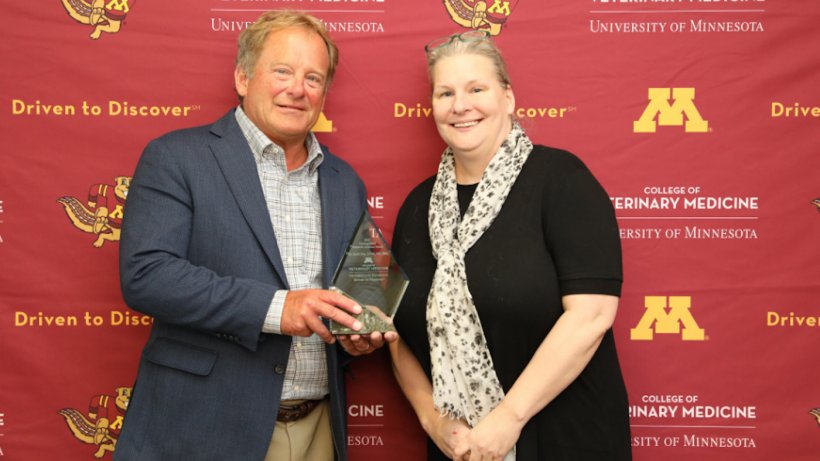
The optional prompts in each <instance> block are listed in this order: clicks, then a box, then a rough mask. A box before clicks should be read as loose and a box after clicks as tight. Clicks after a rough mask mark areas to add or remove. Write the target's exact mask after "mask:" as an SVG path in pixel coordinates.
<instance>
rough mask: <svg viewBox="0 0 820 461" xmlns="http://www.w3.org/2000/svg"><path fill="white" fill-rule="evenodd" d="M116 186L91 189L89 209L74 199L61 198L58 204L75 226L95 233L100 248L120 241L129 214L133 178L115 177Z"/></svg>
mask: <svg viewBox="0 0 820 461" xmlns="http://www.w3.org/2000/svg"><path fill="white" fill-rule="evenodd" d="M114 182H115V185H114V186H111V185H109V184H95V185H93V186H91V188H90V189H89V190H88V206H87V207H86V206H85V205H83V204H82V202H80V201H79V200H78V199H76V198H74V197H69V196H65V197H60V198H58V199H57V202H59V203H61V204H62V205H63V208H65V213H66V215H68V219H70V220H71V223H72V224H74V227H76V228H77V229H80V230H81V231H83V232H88V233H89V234H94V235H96V236H97V240H95V241H94V246H95V247H97V248H100V247H101V246H103V244H104V243H105V242H106V240H108V241H112V242H116V241H119V239H120V227H121V226H122V216H123V213H124V211H125V198H126V197H127V196H128V187H129V186H130V184H131V177H130V176H118V177H116V178H114Z"/></svg>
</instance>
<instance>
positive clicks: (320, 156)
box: [234, 105, 325, 174]
mask: <svg viewBox="0 0 820 461" xmlns="http://www.w3.org/2000/svg"><path fill="white" fill-rule="evenodd" d="M234 115H235V117H236V122H237V123H238V124H239V128H240V129H241V130H242V134H243V135H245V139H246V140H247V141H248V146H250V148H251V152H253V157H254V159H256V161H257V162H259V161H261V160H262V157H263V156H264V155H266V154H265V152H266V151H267V152H269V155H274V156H278V157H280V158H282V160H283V162H284V156H285V151H284V150H283V149H282V148H281V147H280V146H279V145H278V144H276V143H275V142H273V141H271V140H270V138H268V137H267V135H265V133H263V132H262V130H260V129H259V128H258V127H257V126H256V125H255V124H254V123H253V122H252V121H251V119H250V118H248V116H247V115H246V114H245V111H243V110H242V106H241V105H240V106H237V107H236V111H235V112H234ZM305 147H306V148H307V152H308V158H307V161H306V162H305V165H307V168H308V172H309V173H311V174H313V173H314V172H315V171H316V169H317V168H319V165H321V164H322V161H324V158H325V154H324V153H323V152H322V146H321V145H319V140H318V139H316V135H315V134H313V132H312V131H310V132H308V135H307V137H306V138H305ZM305 165H302V166H301V167H299V168H303V167H304V166H305ZM297 169H298V168H297Z"/></svg>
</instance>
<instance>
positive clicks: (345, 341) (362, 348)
mask: <svg viewBox="0 0 820 461" xmlns="http://www.w3.org/2000/svg"><path fill="white" fill-rule="evenodd" d="M337 339H338V340H339V344H341V345H342V347H343V348H344V350H345V352H347V353H348V354H350V355H353V356H358V355H365V354H369V353H371V352H373V351H375V350H376V349H379V348H381V347H382V346H384V343H385V342H388V343H392V342H394V341H396V340H397V339H399V335H398V334H397V333H396V332H395V331H388V332H387V333H385V334H381V333H379V332H378V331H374V332H373V333H370V334H369V335H340V336H338V338H337Z"/></svg>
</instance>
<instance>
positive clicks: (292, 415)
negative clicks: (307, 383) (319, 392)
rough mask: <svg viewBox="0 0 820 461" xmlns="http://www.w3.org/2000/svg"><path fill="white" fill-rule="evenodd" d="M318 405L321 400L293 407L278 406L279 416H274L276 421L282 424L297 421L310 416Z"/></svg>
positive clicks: (304, 402) (306, 401)
mask: <svg viewBox="0 0 820 461" xmlns="http://www.w3.org/2000/svg"><path fill="white" fill-rule="evenodd" d="M320 403H322V399H319V400H305V401H303V402H301V403H298V404H295V405H284V404H279V414H277V415H276V420H277V421H280V422H283V423H292V422H293V421H298V420H300V419H302V418H304V417H305V416H307V415H308V414H310V412H311V411H313V409H314V408H316V407H317V406H318V405H319V404H320Z"/></svg>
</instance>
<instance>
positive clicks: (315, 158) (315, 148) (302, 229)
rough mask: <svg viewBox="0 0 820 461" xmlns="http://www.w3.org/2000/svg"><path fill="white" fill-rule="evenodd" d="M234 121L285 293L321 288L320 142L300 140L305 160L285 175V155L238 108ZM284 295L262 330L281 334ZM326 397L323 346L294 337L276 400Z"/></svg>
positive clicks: (278, 294)
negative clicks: (251, 164) (252, 166)
mask: <svg viewBox="0 0 820 461" xmlns="http://www.w3.org/2000/svg"><path fill="white" fill-rule="evenodd" d="M236 121H237V122H238V123H239V127H240V128H241V129H242V133H243V134H244V135H245V138H246V139H247V140H248V145H249V146H250V148H251V151H252V152H253V156H254V159H255V160H256V169H257V171H258V173H259V181H260V182H261V183H262V192H263V193H264V195H265V202H266V204H267V206H268V213H270V219H271V223H272V224H273V231H274V234H275V235H276V243H277V245H278V246H279V254H280V255H281V256H282V262H283V264H284V266H285V275H286V276H287V279H288V284H289V285H290V289H291V290H298V289H304V288H322V207H321V201H320V200H319V173H318V171H317V169H318V167H319V165H320V164H321V163H322V160H323V159H324V154H323V153H322V149H321V147H319V142H318V141H317V140H316V137H315V136H314V135H313V133H309V134H308V137H307V139H306V140H305V146H306V148H307V151H308V158H307V161H306V162H305V163H304V164H303V165H302V166H300V167H299V168H296V169H294V170H293V171H288V169H287V162H286V160H285V152H284V150H282V148H281V147H279V146H278V145H276V144H274V143H273V142H271V140H270V139H269V138H268V137H267V136H266V135H265V134H264V133H262V131H261V130H259V128H257V127H256V125H254V124H253V122H251V120H250V119H249V118H248V116H247V115H245V112H244V111H243V110H242V108H241V107H237V109H236ZM286 295H287V291H286V290H279V291H277V292H276V294H275V295H274V297H273V300H272V301H271V305H270V309H269V310H268V315H267V318H266V319H265V324H264V326H263V327H262V331H264V332H266V333H276V334H281V328H280V326H281V320H282V310H283V307H284V301H285V296H286ZM327 394H328V384H327V361H326V356H325V343H324V342H323V341H322V340H321V338H319V337H318V336H317V335H316V334H313V335H312V336H309V337H307V338H304V337H299V336H294V337H293V344H292V345H291V348H290V357H289V359H288V366H287V371H286V372H285V383H284V388H283V390H282V397H281V399H282V400H290V399H318V398H322V397H324V396H325V395H327Z"/></svg>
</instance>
